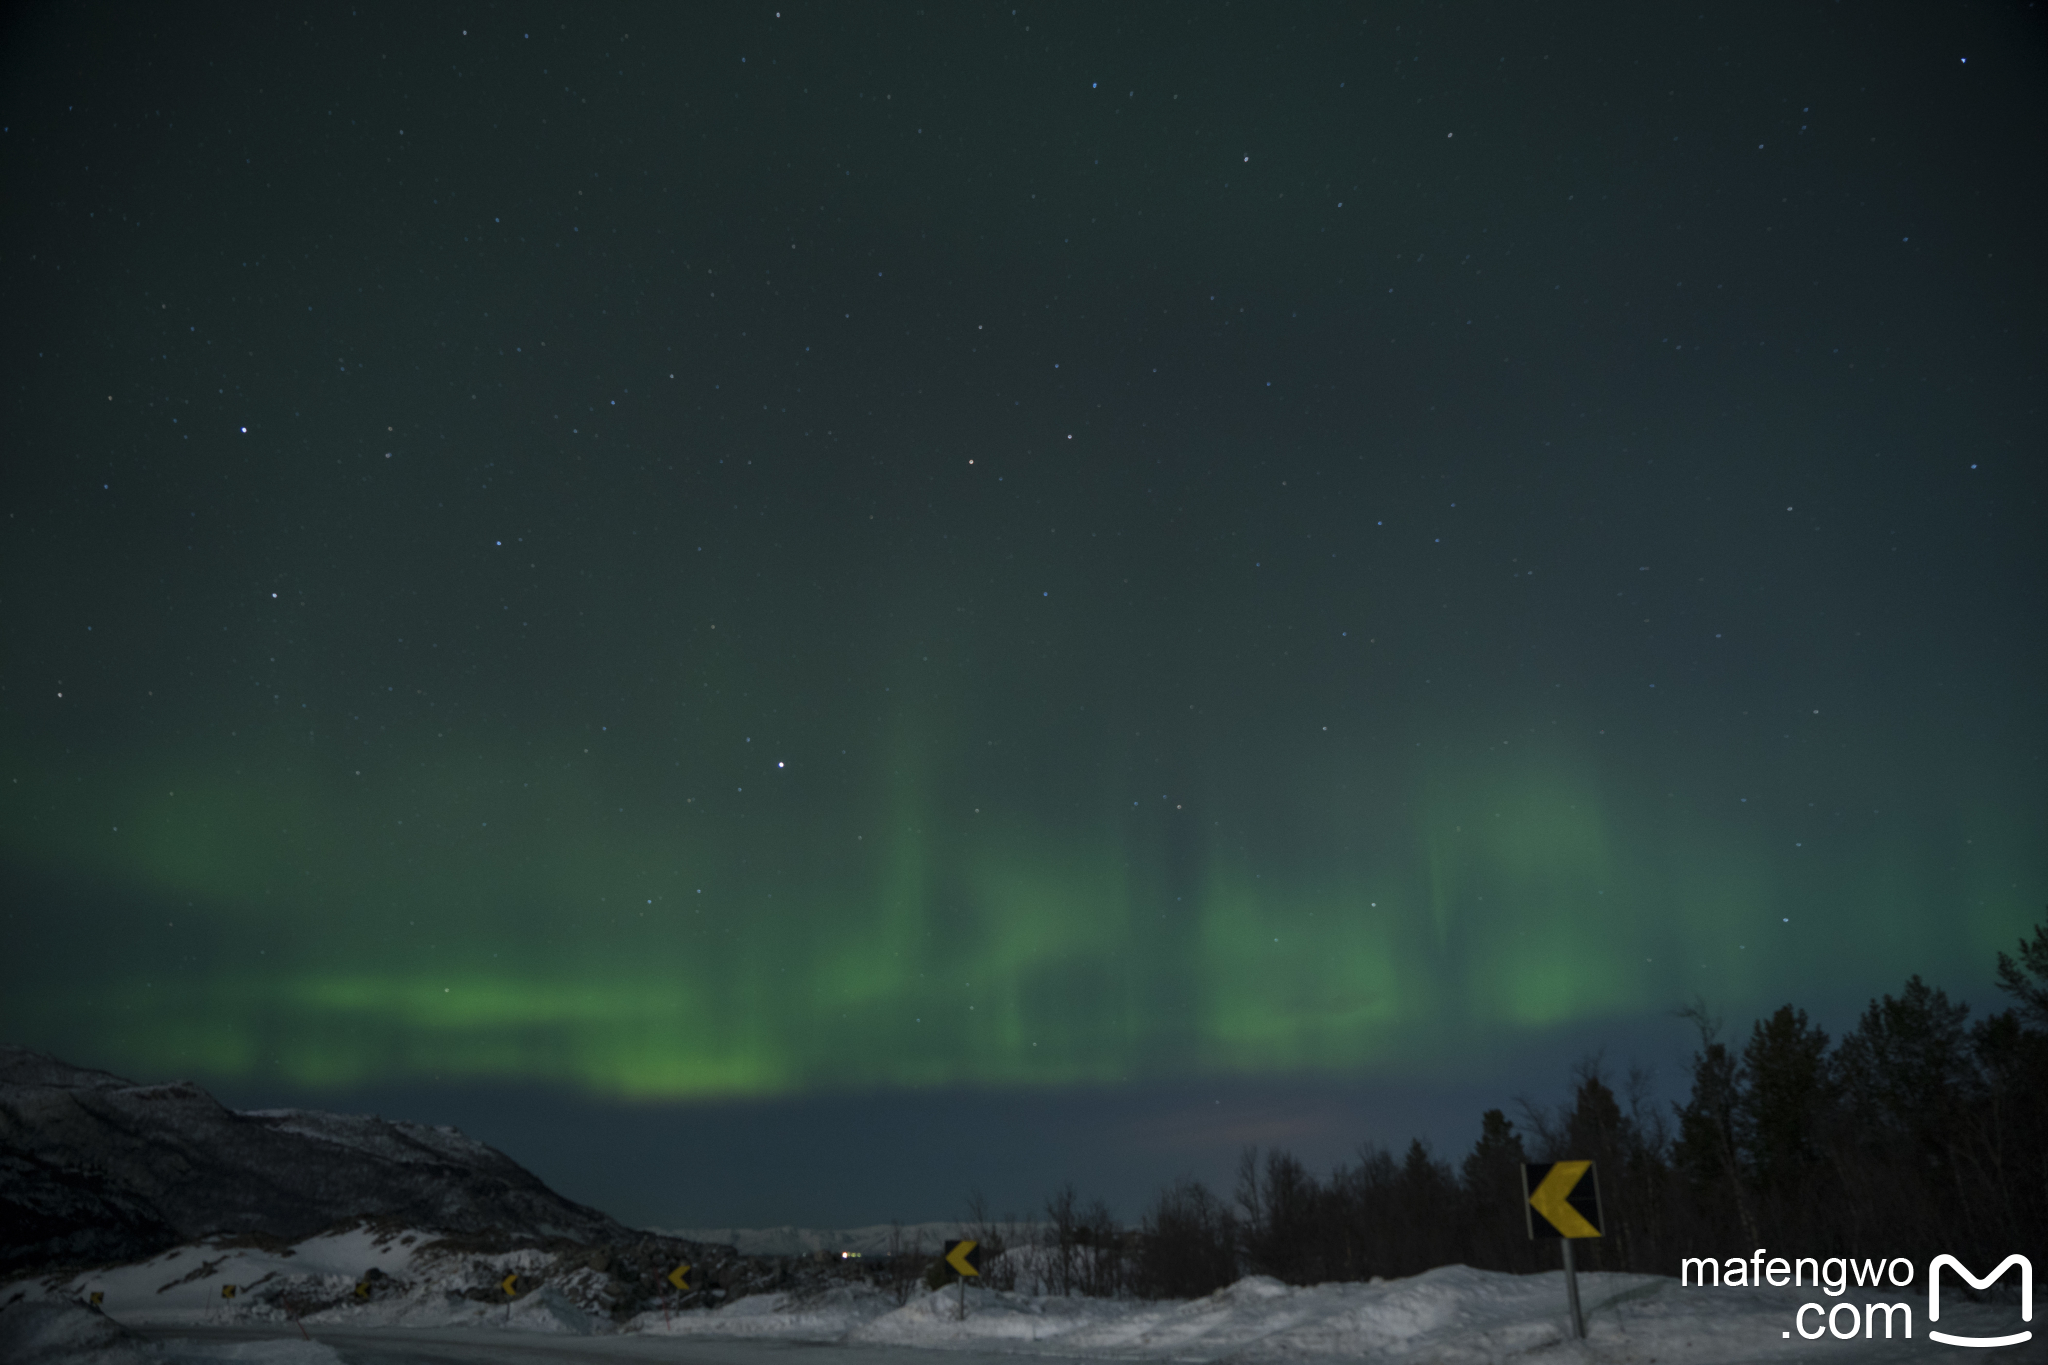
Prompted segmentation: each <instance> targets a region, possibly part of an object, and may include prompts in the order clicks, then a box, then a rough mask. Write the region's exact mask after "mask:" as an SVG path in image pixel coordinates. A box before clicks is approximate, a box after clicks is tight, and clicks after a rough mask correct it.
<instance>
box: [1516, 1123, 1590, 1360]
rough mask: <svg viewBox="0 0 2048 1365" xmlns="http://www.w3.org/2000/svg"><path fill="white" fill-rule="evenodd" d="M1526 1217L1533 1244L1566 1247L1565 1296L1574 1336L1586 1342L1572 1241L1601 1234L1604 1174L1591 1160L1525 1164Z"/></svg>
mask: <svg viewBox="0 0 2048 1365" xmlns="http://www.w3.org/2000/svg"><path fill="white" fill-rule="evenodd" d="M1522 1216H1523V1218H1524V1219H1525V1220H1526V1221H1527V1223H1528V1225H1529V1239H1530V1240H1531V1241H1547V1240H1549V1239H1551V1238H1556V1239H1558V1240H1559V1241H1561V1242H1563V1243H1564V1297H1565V1302H1566V1303H1567V1305H1569V1307H1570V1308H1571V1314H1572V1335H1573V1336H1574V1337H1577V1338H1578V1339H1579V1340H1581V1341H1583V1340H1585V1337H1586V1318H1585V1315H1584V1314H1583V1313H1581V1312H1580V1311H1579V1271H1578V1267H1577V1266H1575V1265H1573V1264H1572V1241H1573V1239H1575V1238H1579V1237H1598V1236H1599V1235H1600V1226H1601V1225H1600V1175H1599V1173H1598V1172H1597V1171H1595V1170H1594V1169H1593V1163H1592V1162H1590V1161H1553V1162H1548V1163H1541V1164H1539V1163H1532V1162H1524V1163H1522Z"/></svg>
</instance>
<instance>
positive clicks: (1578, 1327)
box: [1559, 1237, 1586, 1341]
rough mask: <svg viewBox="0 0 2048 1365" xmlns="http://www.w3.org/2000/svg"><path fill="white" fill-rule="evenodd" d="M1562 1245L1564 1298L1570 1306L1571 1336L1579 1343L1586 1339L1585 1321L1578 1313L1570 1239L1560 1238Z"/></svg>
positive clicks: (1575, 1278) (1577, 1287)
mask: <svg viewBox="0 0 2048 1365" xmlns="http://www.w3.org/2000/svg"><path fill="white" fill-rule="evenodd" d="M1559 1241H1561V1242H1562V1243H1563V1245H1564V1296H1565V1298H1566V1299H1567V1300H1569V1301H1570V1303H1571V1306H1572V1335H1573V1336H1575V1337H1577V1338H1578V1339H1579V1340H1580V1341H1584V1340H1585V1339H1586V1319H1585V1317H1584V1316H1583V1315H1582V1314H1580V1312H1579V1271H1578V1267H1577V1266H1574V1265H1573V1264H1572V1239H1571V1238H1569V1237H1563V1238H1560V1239H1559Z"/></svg>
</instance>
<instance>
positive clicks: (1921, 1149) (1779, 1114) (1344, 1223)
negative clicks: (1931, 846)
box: [981, 924, 2048, 1298]
mask: <svg viewBox="0 0 2048 1365" xmlns="http://www.w3.org/2000/svg"><path fill="white" fill-rule="evenodd" d="M1997 982H1998V986H1999V988H2000V989H2001V990H2002V991H2004V992H2005V993H2006V994H2007V995H2008V996H2010V997H2011V1000H2012V1003H2011V1004H2010V1006H2009V1007H2008V1008H2006V1009H2003V1010H2001V1011H2000V1012H1998V1013H1996V1014H1991V1015H1987V1016H1985V1017H1983V1018H1981V1019H1978V1020H1977V1021H1975V1022H1974V1023H1973V1022H1971V1021H1970V1019H1969V1014H1970V1008H1969V1006H1968V1005H1966V1004H1963V1003H1962V1002H1960V1001H1951V1000H1950V999H1949V998H1948V996H1947V994H1946V993H1945V992H1943V991H1941V990H1939V989H1937V988H1934V987H1930V986H1928V985H1927V984H1926V983H1925V982H1923V981H1922V980H1921V979H1920V978H1919V977H1918V976H1917V975H1916V976H1914V977H1912V978H1910V979H1909V980H1908V981H1907V982H1906V983H1905V986H1904V987H1903V988H1902V989H1901V990H1900V992H1899V993H1898V994H1897V995H1896V996H1893V995H1885V996H1882V997H1880V998H1878V999H1876V1000H1873V1001H1872V1002H1871V1003H1870V1007H1869V1008H1868V1009H1866V1010H1865V1011H1864V1012H1863V1014H1862V1016H1861V1017H1860V1018H1859V1019H1858V1020H1857V1022H1856V1025H1855V1027H1854V1028H1852V1029H1851V1030H1849V1031H1848V1032H1847V1033H1846V1034H1845V1035H1844V1036H1843V1037H1841V1038H1840V1039H1830V1038H1829V1037H1828V1035H1827V1034H1826V1032H1824V1031H1823V1030H1821V1029H1820V1028H1818V1027H1816V1026H1815V1025H1814V1024H1813V1023H1812V1022H1811V1021H1810V1020H1809V1019H1808V1017H1807V1015H1806V1012H1805V1011H1804V1010H1802V1009H1799V1008H1797V1007H1795V1006H1793V1005H1789V1004H1788V1005H1785V1006H1783V1007H1781V1008H1780V1009H1778V1010H1777V1011H1776V1012H1775V1013H1773V1014H1772V1015H1770V1016H1769V1017H1768V1018H1765V1019H1759V1020H1757V1021H1756V1022H1755V1023H1754V1024H1753V1025H1752V1027H1751V1028H1750V1031H1749V1034H1748V1036H1747V1037H1746V1038H1733V1039H1729V1038H1724V1037H1723V1036H1722V1029H1721V1025H1720V1022H1719V1021H1718V1020H1716V1019H1714V1018H1713V1017H1711V1016H1710V1015H1709V1014H1708V1012H1707V1011H1706V1009H1705V1008H1704V1006H1696V1007H1694V1008H1692V1009H1690V1010H1687V1011H1685V1015H1686V1017H1688V1018H1689V1019H1690V1020H1691V1021H1692V1022H1693V1024H1694V1025H1695V1026H1696V1027H1697V1029H1698V1030H1699V1046H1698V1049H1697V1051H1695V1052H1694V1053H1693V1055H1692V1057H1691V1060H1690V1061H1689V1063H1688V1066H1687V1070H1688V1073H1689V1076H1690V1079H1691V1082H1692V1085H1691V1093H1690V1094H1689V1095H1688V1097H1687V1098H1686V1100H1685V1101H1684V1103H1682V1104H1675V1105H1672V1106H1671V1109H1670V1112H1668V1113H1666V1112H1663V1111H1662V1110H1660V1109H1659V1108H1658V1107H1657V1106H1655V1105H1653V1104H1652V1103H1650V1102H1649V1100H1648V1099H1647V1091H1648V1085H1647V1078H1646V1077H1645V1076H1644V1075H1643V1074H1641V1073H1634V1074H1631V1075H1630V1076H1629V1077H1627V1078H1626V1079H1625V1080H1624V1081H1623V1082H1622V1085H1621V1090H1620V1093H1617V1092H1616V1090H1615V1088H1614V1086H1613V1085H1611V1084H1610V1079H1609V1077H1608V1076H1607V1075H1606V1074H1605V1073H1604V1071H1603V1069H1602V1067H1601V1066H1600V1064H1599V1063H1598V1061H1597V1060H1595V1061H1590V1062H1586V1063H1582V1064H1581V1065H1580V1066H1579V1067H1578V1068H1577V1069H1576V1072H1575V1075H1574V1083H1573V1089H1572V1096H1571V1099H1570V1100H1569V1101H1568V1102H1567V1103H1565V1104H1563V1105H1561V1106H1559V1107H1558V1108H1556V1109H1554V1110H1549V1109H1544V1108H1542V1107H1534V1106H1525V1107H1524V1109H1523V1111H1522V1113H1521V1122H1520V1124H1519V1125H1518V1124H1517V1123H1516V1122H1515V1121H1513V1120H1510V1119H1509V1118H1508V1116H1507V1114H1506V1112H1505V1111H1504V1110H1500V1109H1490V1110H1488V1111H1487V1112H1486V1113H1485V1114H1484V1115H1483V1116H1481V1119H1480V1130H1479V1139H1478V1141H1477V1142H1476V1143H1475V1144H1474V1145H1473V1147H1472V1150H1471V1151H1470V1152H1468V1153H1466V1155H1465V1156H1464V1158H1463V1160H1462V1161H1460V1162H1458V1163H1457V1164H1456V1165H1455V1166H1454V1165H1452V1164H1451V1163H1450V1162H1447V1161H1444V1160H1441V1159H1440V1158H1438V1157H1437V1156H1435V1155H1434V1154H1432V1153H1431V1151H1430V1150H1429V1148H1428V1147H1427V1145H1425V1144H1424V1143H1423V1142H1421V1141H1420V1140H1419V1139H1418V1140H1416V1141H1413V1142H1411V1143H1409V1144H1408V1147H1407V1149H1406V1150H1405V1151H1404V1152H1403V1153H1402V1154H1401V1155H1400V1156H1398V1157H1397V1156H1395V1155H1394V1154H1393V1153H1392V1152H1390V1151H1388V1150H1387V1149H1385V1148H1383V1147H1379V1146H1376V1145H1367V1146H1365V1147H1362V1148H1361V1149H1360V1150H1359V1152H1358V1154H1357V1156H1356V1159H1355V1160H1353V1161H1351V1162H1349V1163H1347V1164H1344V1165H1340V1166H1338V1167H1337V1168H1336V1169H1335V1170H1333V1171H1331V1172H1330V1173H1329V1174H1328V1175H1326V1176H1322V1177H1318V1176H1317V1175H1315V1174H1314V1173H1313V1172H1311V1171H1310V1170H1308V1169H1307V1168H1306V1167H1305V1166H1304V1165H1303V1164H1302V1163H1301V1162H1300V1161H1298V1160H1296V1159H1295V1158H1294V1157H1293V1156H1292V1155H1290V1154H1289V1153H1287V1152H1286V1151H1283V1150H1279V1149H1274V1150H1270V1151H1267V1152H1265V1153H1263V1154H1262V1153H1260V1152H1258V1151H1257V1150H1255V1149H1247V1150H1246V1151H1245V1152H1244V1154H1243V1156H1242V1159H1241V1160H1240V1163H1239V1166H1238V1171H1237V1178H1236V1183H1235V1187H1234V1188H1233V1189H1232V1190H1231V1191H1230V1193H1229V1195H1228V1196H1227V1197H1226V1196H1224V1195H1221V1194H1218V1193H1216V1192H1214V1191H1212V1190H1210V1189H1209V1188H1208V1187H1207V1186H1205V1185H1203V1184H1202V1183H1201V1182H1199V1181H1196V1180H1192V1179H1182V1180H1178V1181H1176V1182H1174V1183H1173V1184H1171V1185H1169V1186H1167V1187H1166V1188H1165V1189H1164V1190H1162V1191H1160V1193H1159V1195H1158V1196H1157V1198H1156V1199H1155V1200H1154V1201H1153V1203H1152V1205H1151V1207H1150V1209H1149V1210H1148V1211H1147V1212H1146V1213H1145V1215H1144V1217H1143V1218H1142V1220H1141V1221H1140V1222H1139V1224H1138V1225H1137V1226H1136V1227H1125V1226H1122V1225H1120V1224H1119V1222H1118V1221H1117V1220H1116V1219H1115V1218H1114V1217H1113V1216H1112V1215H1111V1213H1110V1211H1109V1210H1108V1208H1107V1207H1106V1206H1105V1205H1103V1204H1102V1203H1101V1202H1100V1201H1093V1202H1090V1203H1083V1202H1082V1201H1081V1200H1080V1199H1079V1197H1078V1196H1077V1194H1076V1193H1075V1191H1074V1189H1073V1187H1072V1186H1068V1187H1066V1188H1065V1189H1063V1190H1061V1191H1060V1192H1058V1193H1057V1194H1055V1195H1054V1196H1053V1197H1052V1198H1051V1199H1050V1200H1048V1201H1047V1203H1046V1208H1045V1221H1044V1223H1043V1224H1041V1225H1040V1229H1039V1231H1038V1235H1037V1236H1035V1237H1033V1238H1031V1239H1030V1240H1032V1241H1035V1242H1036V1243H1037V1244H1038V1245H1037V1246H1035V1247H1034V1248H1033V1253H1034V1254H1033V1255H1032V1256H1031V1257H1030V1264H1031V1265H1032V1266H1033V1268H1034V1270H1033V1278H1035V1279H1036V1280H1037V1281H1038V1286H1037V1287H1039V1288H1040V1289H1041V1290H1042V1291H1043V1292H1050V1293H1063V1294H1093V1295H1132V1296H1138V1297H1147V1298H1193V1297H1197V1296H1200V1295H1203V1294H1207V1293H1209V1292H1211V1291H1213V1290H1215V1289H1218V1288H1221V1287H1222V1286H1224V1285H1227V1284H1230V1283H1231V1282H1233V1281H1234V1280H1236V1279H1238V1278H1239V1277H1240V1276H1243V1275H1247V1274H1260V1275H1271V1276H1273V1277H1275V1278H1277V1279H1280V1280H1283V1281H1286V1282H1287V1283H1290V1284H1316V1283H1321V1282H1325V1281H1331V1280H1368V1279H1371V1278H1374V1277H1388V1278H1391V1277H1394V1276H1399V1275H1413V1274H1417V1273H1419V1272H1421V1271H1424V1270H1428V1269H1430V1268H1432V1267H1434V1266H1440V1265H1448V1264H1455V1263H1462V1264H1465V1265H1468V1266H1473V1267H1476V1268H1479V1269H1485V1270H1503V1271H1512V1272H1521V1273H1527V1272H1531V1271H1536V1270H1549V1269H1555V1268H1556V1266H1557V1265H1558V1263H1559V1262H1558V1251H1557V1248H1556V1246H1555V1245H1554V1244H1553V1243H1550V1242H1532V1241H1530V1240H1529V1237H1528V1234H1527V1231H1526V1226H1525V1223H1524V1219H1523V1213H1522V1202H1523V1196H1522V1181H1521V1165H1522V1163H1523V1162H1525V1161H1555V1160H1565V1159H1587V1158H1590V1159H1591V1160H1593V1161H1594V1162H1595V1163H1597V1171H1598V1175H1599V1183H1600V1194H1601V1208H1602V1213H1603V1218H1604V1222H1605V1227H1604V1229H1603V1233H1604V1235H1603V1236H1602V1237H1601V1238H1600V1239H1598V1240H1597V1241H1582V1242H1580V1243H1579V1249H1578V1261H1579V1264H1580V1267H1581V1268H1582V1269H1587V1270H1626V1271H1639V1272H1646V1273H1651V1274H1662V1275H1671V1274H1676V1273H1677V1267H1678V1263H1679V1260H1680V1259H1681V1258H1683V1257H1689V1256H1711V1257H1715V1258H1716V1259H1725V1258H1727V1257H1730V1256H1742V1257H1747V1256H1749V1255H1750V1254H1751V1253H1752V1252H1754V1251H1755V1250H1756V1249H1757V1248H1759V1247H1764V1248H1769V1249H1771V1250H1772V1251H1774V1252H1784V1253H1787V1254H1793V1255H1800V1256H1818V1257H1823V1258H1824V1257H1828V1256H1849V1255H1857V1256H1877V1255H1882V1256H1885V1257H1893V1256H1905V1257H1909V1258H1911V1259H1912V1260H1914V1261H1916V1262H1920V1263H1925V1262H1926V1261H1927V1260H1928V1259H1929V1258H1931V1257H1933V1256H1935V1255H1937V1254H1939V1253H1941V1252H1949V1253H1952V1254H1954V1255H1957V1256H1960V1257H1961V1258H1962V1259H1963V1260H1964V1261H1965V1262H1966V1263H1967V1264H1971V1265H1975V1266H1986V1267H1988V1266H1990V1265H1994V1264H1996V1263H1997V1262H1998V1261H1999V1260H2001V1259H2003V1258H2004V1257H2005V1256H2006V1255H2007V1254H2009V1253H2011V1252H2013V1251H2017V1250H2026V1249H2030V1248H2034V1249H2037V1248H2040V1247H2043V1246H2048V924H2044V925H2039V926H2036V927H2035V928H2034V933H2033V937H2032V938H2031V939H2030V940H2025V941H2022V942H2021V943H2020V945H2019V952H2018V956H2017V957H2014V956H2011V955H2008V954H2006V953H2003V952H2001V953H1999V954H1998V966H1997ZM981 1221H982V1223H983V1224H987V1220H986V1219H985V1218H984V1219H982V1220H981ZM982 1235H983V1236H984V1237H986V1238H987V1239H989V1240H990V1241H991V1243H993V1245H992V1247H991V1249H992V1250H999V1249H1000V1248H1001V1246H1002V1243H1003V1240H1004V1238H1003V1230H1002V1229H1000V1228H996V1227H994V1226H984V1228H983V1234H982ZM1013 1240H1014V1234H1013ZM1006 1259H1007V1258H1006ZM998 1287H1003V1286H998Z"/></svg>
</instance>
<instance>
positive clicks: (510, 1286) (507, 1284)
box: [498, 1270, 519, 1299]
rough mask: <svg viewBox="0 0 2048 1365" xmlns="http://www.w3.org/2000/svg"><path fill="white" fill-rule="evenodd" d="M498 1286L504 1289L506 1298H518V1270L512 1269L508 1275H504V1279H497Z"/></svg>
mask: <svg viewBox="0 0 2048 1365" xmlns="http://www.w3.org/2000/svg"><path fill="white" fill-rule="evenodd" d="M498 1288H500V1289H502V1290H504V1291H505V1297H506V1298H508V1299H516V1298H518V1297H519V1272H518V1271H516V1270H515V1271H513V1272H512V1273H511V1274H510V1275H507V1276H506V1277H505V1278H504V1279H502V1280H500V1281H498Z"/></svg>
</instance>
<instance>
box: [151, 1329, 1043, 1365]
mask: <svg viewBox="0 0 2048 1365" xmlns="http://www.w3.org/2000/svg"><path fill="white" fill-rule="evenodd" d="M136 1330H138V1331H139V1332H141V1334H142V1335H143V1336H145V1337H148V1338H149V1339H150V1340H152V1341H163V1342H171V1341H177V1342H186V1343H191V1344H192V1345H193V1346H195V1347H197V1348H199V1349H198V1351H195V1352H194V1354H193V1356H192V1357H191V1358H192V1359H194V1360H204V1359H207V1358H208V1357H207V1355H205V1354H204V1352H205V1351H206V1350H207V1349H208V1348H214V1347H217V1348H221V1350H220V1354H219V1355H218V1356H214V1357H212V1358H213V1359H217V1360H228V1359H233V1358H235V1357H236V1356H237V1355H239V1356H240V1357H241V1358H243V1359H259V1360H273V1361H277V1362H280V1365H285V1363H286V1362H293V1361H294V1360H295V1358H296V1359H304V1360H307V1361H309V1362H310V1361H311V1360H312V1359H313V1358H314V1356H315V1354H316V1353H314V1352H312V1351H305V1353H304V1354H303V1355H301V1354H300V1353H299V1352H297V1351H294V1350H293V1349H292V1348H293V1347H302V1348H303V1340H304V1339H303V1338H301V1337H300V1336H299V1333H298V1331H297V1329H295V1328H285V1329H283V1330H279V1329H278V1328H275V1327H142V1328H138V1329H136ZM307 1332H308V1334H309V1335H310V1336H311V1338H312V1340H313V1341H314V1342H317V1343H319V1344H321V1345H324V1346H327V1347H330V1348H332V1349H333V1351H334V1353H335V1354H336V1355H338V1356H340V1357H341V1359H342V1360H343V1361H344V1362H346V1365H556V1363H557V1362H560V1365H591V1363H592V1362H602V1361H668V1362H673V1363H674V1365H932V1359H933V1352H931V1351H921V1350H916V1349H913V1348H909V1347H887V1346H833V1345H825V1344H819V1343H808V1342H794V1341H734V1340H707V1339H705V1338H702V1337H659V1336H654V1337H649V1336H606V1337H557V1336H541V1335H538V1334H534V1333H527V1332H494V1331H489V1330H479V1329H477V1328H467V1327H441V1328H433V1329H428V1330H420V1331H407V1330H405V1329H403V1328H354V1329H351V1328H345V1327H309V1328H308V1329H307ZM256 1343H276V1345H275V1346H273V1347H271V1350H269V1351H265V1350H263V1349H262V1348H261V1347H256V1349H254V1350H251V1349H250V1348H251V1347H252V1346H255V1344H256ZM236 1347H240V1348H241V1350H240V1351H236V1350H235V1348H236ZM273 1351H274V1352H275V1354H272V1352H273ZM317 1354H322V1355H324V1353H317ZM944 1355H945V1361H944V1365H1017V1357H1016V1356H1015V1355H1011V1354H1007V1353H1004V1352H998V1351H976V1350H947V1351H946V1352H945V1353H944ZM174 1358H175V1357H174ZM1032 1365H1072V1362H1070V1361H1069V1360H1067V1359H1065V1358H1062V1357H1053V1356H1033V1357H1032Z"/></svg>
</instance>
